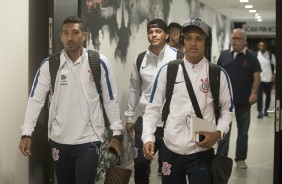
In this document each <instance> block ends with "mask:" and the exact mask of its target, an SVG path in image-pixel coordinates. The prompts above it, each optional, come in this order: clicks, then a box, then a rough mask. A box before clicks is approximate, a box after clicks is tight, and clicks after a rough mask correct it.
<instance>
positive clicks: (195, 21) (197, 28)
mask: <svg viewBox="0 0 282 184" xmlns="http://www.w3.org/2000/svg"><path fill="white" fill-rule="evenodd" d="M180 43H181V44H183V45H184V48H185V53H184V54H185V57H184V59H183V60H182V61H181V63H180V64H179V68H178V70H177V73H176V78H175V82H174V89H173V93H172V96H171V102H170V106H169V114H168V117H167V120H166V124H165V125H164V138H163V140H164V145H163V146H162V147H161V150H160V153H161V159H162V161H163V166H162V183H163V184H171V183H177V184H184V183H185V182H186V181H185V180H186V177H187V178H188V181H189V184H199V183H204V184H211V183H212V178H211V172H210V170H211V168H210V163H211V158H212V156H213V154H214V151H213V149H212V147H213V146H214V145H216V143H217V141H218V140H220V139H222V137H223V135H224V134H225V133H227V132H228V131H229V125H230V122H231V121H232V118H233V106H232V89H231V84H230V81H229V77H228V75H227V74H226V72H224V71H222V70H220V77H219V80H220V88H219V94H220V95H219V105H220V106H221V110H220V117H219V119H218V121H217V126H216V130H215V131H199V132H198V133H199V135H202V136H204V139H203V140H202V141H201V142H200V141H193V140H192V136H191V133H190V131H189V129H190V127H191V119H192V117H195V116H196V113H195V110H194V108H193V105H192V102H191V98H190V96H189V94H188V91H187V87H186V82H187V81H186V80H185V78H184V75H185V72H187V74H188V76H189V78H190V81H191V85H192V89H193V91H194V93H195V96H196V100H197V101H198V105H199V108H200V112H201V114H202V117H203V119H204V120H206V121H209V122H211V123H214V124H215V123H216V117H215V113H214V112H215V111H214V102H213V100H214V99H213V96H212V94H211V90H210V80H209V69H210V68H209V61H208V60H207V59H206V58H205V54H206V53H207V50H208V48H209V47H210V46H211V45H210V44H211V31H210V28H209V26H208V25H207V24H206V23H205V22H204V21H202V20H201V19H200V18H192V19H189V20H188V21H186V22H185V23H184V25H183V27H182V30H181V36H180ZM170 63H172V62H170ZM169 65H170V64H169ZM167 70H168V65H165V66H163V67H162V68H161V69H160V70H159V72H158V75H157V76H156V79H155V81H154V87H153V89H152V93H151V96H150V101H149V103H148V105H147V107H146V110H145V115H144V117H143V118H144V119H143V120H144V123H143V133H142V141H143V142H144V148H143V151H144V155H145V158H146V159H148V160H152V159H154V141H155V138H154V135H153V134H154V131H155V129H156V125H157V122H158V119H159V118H160V117H161V113H160V110H161V109H162V107H163V104H164V102H165V101H166V100H167V99H166V90H167V79H168V76H169V75H171V73H169V72H167Z"/></svg>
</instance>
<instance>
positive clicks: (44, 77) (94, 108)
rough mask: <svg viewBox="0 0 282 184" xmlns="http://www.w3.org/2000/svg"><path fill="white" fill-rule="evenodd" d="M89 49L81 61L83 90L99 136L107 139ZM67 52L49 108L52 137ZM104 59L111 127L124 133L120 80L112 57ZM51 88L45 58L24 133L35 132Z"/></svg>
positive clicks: (103, 83) (103, 79)
mask: <svg viewBox="0 0 282 184" xmlns="http://www.w3.org/2000/svg"><path fill="white" fill-rule="evenodd" d="M87 52H88V51H87V50H86V49H83V54H84V55H85V57H83V58H84V59H82V60H81V67H80V69H79V70H80V79H81V83H82V89H83V93H84V95H85V97H86V100H87V103H88V108H89V114H90V121H91V124H92V127H93V129H94V131H95V133H96V134H97V136H98V137H99V139H100V140H101V141H102V142H103V141H104V136H103V135H104V132H105V126H104V118H103V111H102V106H101V104H100V100H99V95H98V93H97V89H96V85H95V82H94V80H93V75H92V73H91V69H90V67H89V62H88V57H87V56H88V53H87ZM66 60H67V59H66V54H65V51H62V52H61V55H60V67H59V70H58V73H57V77H56V82H55V90H54V94H53V96H52V100H51V104H50V109H49V121H48V136H49V135H50V131H51V129H52V124H53V120H54V117H55V115H56V113H57V106H58V101H59V100H60V95H62V94H61V85H60V84H61V83H62V82H63V81H62V77H61V72H62V69H64V68H65V67H66ZM100 62H101V88H102V92H103V99H104V106H105V110H106V113H107V116H108V119H109V121H110V124H111V125H110V128H111V130H113V134H114V135H119V134H121V131H122V129H123V127H122V124H121V120H120V112H119V105H118V101H117V89H116V83H115V80H114V76H113V73H112V70H111V68H110V65H109V61H108V59H107V58H106V57H105V56H104V55H102V54H100ZM50 88H51V78H50V72H49V60H48V58H47V59H45V60H44V61H43V62H42V64H41V66H40V68H39V70H38V71H37V73H36V76H35V79H34V82H33V85H32V90H31V93H30V96H29V99H28V104H27V109H26V115H25V120H24V125H23V126H22V135H31V134H32V132H33V131H34V127H35V125H36V121H37V119H38V116H39V114H40V111H41V109H42V107H43V105H44V102H45V99H46V95H47V93H48V91H49V90H50Z"/></svg>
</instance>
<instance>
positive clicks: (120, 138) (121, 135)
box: [112, 134, 123, 141]
mask: <svg viewBox="0 0 282 184" xmlns="http://www.w3.org/2000/svg"><path fill="white" fill-rule="evenodd" d="M112 138H117V139H118V140H119V141H122V140H123V134H120V135H114V136H113V137H112Z"/></svg>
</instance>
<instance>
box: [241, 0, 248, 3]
mask: <svg viewBox="0 0 282 184" xmlns="http://www.w3.org/2000/svg"><path fill="white" fill-rule="evenodd" d="M247 2H249V0H240V3H247Z"/></svg>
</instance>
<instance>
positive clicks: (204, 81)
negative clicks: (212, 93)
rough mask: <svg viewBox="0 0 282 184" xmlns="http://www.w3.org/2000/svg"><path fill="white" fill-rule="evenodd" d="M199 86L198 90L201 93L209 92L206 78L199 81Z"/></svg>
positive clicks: (208, 83)
mask: <svg viewBox="0 0 282 184" xmlns="http://www.w3.org/2000/svg"><path fill="white" fill-rule="evenodd" d="M201 82H202V84H201V86H200V90H201V91H202V92H203V93H208V92H209V90H210V82H209V79H208V78H205V79H201Z"/></svg>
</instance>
